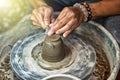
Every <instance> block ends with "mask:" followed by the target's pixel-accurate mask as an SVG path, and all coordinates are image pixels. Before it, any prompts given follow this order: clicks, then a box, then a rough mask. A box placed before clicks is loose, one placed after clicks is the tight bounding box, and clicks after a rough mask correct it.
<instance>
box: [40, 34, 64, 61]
mask: <svg viewBox="0 0 120 80" xmlns="http://www.w3.org/2000/svg"><path fill="white" fill-rule="evenodd" d="M64 57H65V49H64V44H63V41H62V39H61V37H60V35H56V34H54V35H53V36H48V35H46V37H45V40H44V42H43V48H42V58H43V59H44V60H46V61H48V62H59V61H61V60H62V59H64Z"/></svg>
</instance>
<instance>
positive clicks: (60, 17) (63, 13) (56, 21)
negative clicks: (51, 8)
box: [53, 11, 66, 25]
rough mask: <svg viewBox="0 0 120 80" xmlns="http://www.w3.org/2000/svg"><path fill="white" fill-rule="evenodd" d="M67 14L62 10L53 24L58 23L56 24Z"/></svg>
mask: <svg viewBox="0 0 120 80" xmlns="http://www.w3.org/2000/svg"><path fill="white" fill-rule="evenodd" d="M65 16H66V12H64V11H62V12H61V13H60V14H59V15H58V17H57V19H56V20H55V21H54V23H53V25H56V24H57V23H58V21H59V20H61V19H63V18H64V17H65Z"/></svg>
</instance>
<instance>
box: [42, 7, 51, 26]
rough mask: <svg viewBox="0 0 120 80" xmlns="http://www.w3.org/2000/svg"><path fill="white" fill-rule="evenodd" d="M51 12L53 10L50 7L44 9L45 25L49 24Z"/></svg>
mask: <svg viewBox="0 0 120 80" xmlns="http://www.w3.org/2000/svg"><path fill="white" fill-rule="evenodd" d="M52 14H53V10H52V9H51V8H50V9H49V8H48V9H46V10H45V16H44V22H45V24H46V25H49V24H50V20H51V17H52Z"/></svg>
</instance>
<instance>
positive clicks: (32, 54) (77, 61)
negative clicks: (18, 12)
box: [10, 30, 96, 80]
mask: <svg viewBox="0 0 120 80" xmlns="http://www.w3.org/2000/svg"><path fill="white" fill-rule="evenodd" d="M45 36H46V35H45V32H44V31H41V30H40V31H38V32H34V33H33V34H31V35H29V36H27V37H25V38H24V39H22V40H19V41H18V42H17V43H16V44H15V45H14V47H13V49H12V52H11V55H10V63H11V65H12V69H13V71H14V72H15V74H16V75H17V76H18V77H19V78H20V79H24V80H41V79H43V78H45V77H46V76H49V75H54V74H61V73H64V74H71V75H74V76H76V77H79V78H81V79H84V78H86V77H88V76H90V75H91V73H92V71H93V69H94V66H95V61H96V55H95V51H94V48H93V47H92V46H91V45H89V44H86V43H85V42H84V41H83V40H82V39H80V37H79V35H78V34H74V33H73V34H71V35H70V36H68V37H67V38H65V39H64V38H62V39H63V43H64V44H65V46H66V47H67V48H66V49H67V50H68V51H69V52H70V54H69V55H67V56H66V57H65V58H64V59H63V60H61V61H59V62H54V63H51V65H55V66H57V65H60V66H61V67H60V68H58V69H57V68H54V67H52V69H50V70H49V69H45V68H43V67H42V66H41V65H40V63H41V61H42V60H41V59H39V58H38V55H41V49H42V46H43V41H44V38H45ZM64 62H67V64H64ZM47 63H48V62H47V61H46V62H45V64H44V65H46V66H50V65H48V64H47Z"/></svg>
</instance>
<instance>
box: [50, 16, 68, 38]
mask: <svg viewBox="0 0 120 80" xmlns="http://www.w3.org/2000/svg"><path fill="white" fill-rule="evenodd" d="M67 22H68V19H67V17H64V18H63V19H61V20H59V19H57V24H56V25H54V24H53V25H52V26H53V27H51V29H50V31H49V32H48V35H49V36H51V35H52V34H53V33H55V32H56V31H57V30H58V29H60V28H61V27H62V26H64V25H65V24H66V23H67Z"/></svg>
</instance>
